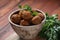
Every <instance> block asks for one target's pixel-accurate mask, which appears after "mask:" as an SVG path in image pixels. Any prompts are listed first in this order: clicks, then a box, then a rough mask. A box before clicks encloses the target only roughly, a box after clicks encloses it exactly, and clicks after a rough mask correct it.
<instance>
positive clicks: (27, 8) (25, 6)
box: [23, 4, 32, 11]
mask: <svg viewBox="0 0 60 40" xmlns="http://www.w3.org/2000/svg"><path fill="white" fill-rule="evenodd" d="M23 8H24V9H26V10H29V11H31V10H32V9H31V7H30V6H29V5H27V4H26V5H24V6H23Z"/></svg>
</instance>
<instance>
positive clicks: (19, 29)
mask: <svg viewBox="0 0 60 40" xmlns="http://www.w3.org/2000/svg"><path fill="white" fill-rule="evenodd" d="M45 20H46V16H45V13H44V12H42V11H41V10H39V9H31V8H30V6H25V7H24V8H20V9H17V10H15V11H13V12H12V13H11V14H10V15H9V22H10V24H11V26H12V28H13V29H14V31H15V32H16V33H17V34H18V35H19V36H20V37H21V38H23V39H33V38H35V37H36V36H37V35H38V33H39V32H40V31H41V29H42V25H43V24H44V23H45Z"/></svg>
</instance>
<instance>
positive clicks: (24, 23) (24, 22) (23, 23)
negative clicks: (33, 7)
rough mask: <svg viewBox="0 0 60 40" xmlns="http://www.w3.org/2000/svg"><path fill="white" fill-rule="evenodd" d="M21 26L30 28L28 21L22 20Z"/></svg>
mask: <svg viewBox="0 0 60 40" xmlns="http://www.w3.org/2000/svg"><path fill="white" fill-rule="evenodd" d="M20 25H22V26H28V25H29V22H28V21H26V20H21V22H20Z"/></svg>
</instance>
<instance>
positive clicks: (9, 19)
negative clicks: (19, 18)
mask: <svg viewBox="0 0 60 40" xmlns="http://www.w3.org/2000/svg"><path fill="white" fill-rule="evenodd" d="M19 10H24V9H17V10H15V11H13V12H11V13H10V15H9V16H8V21H9V23H11V24H13V25H15V26H17V27H34V26H38V25H41V24H42V23H44V22H45V20H46V15H45V13H44V12H43V11H42V10H39V9H33V10H37V11H40V12H41V13H42V14H43V15H44V17H45V18H44V20H43V21H42V22H41V23H40V24H37V25H31V26H22V25H17V24H15V23H13V22H12V21H11V18H10V17H11V15H12V14H14V13H15V12H17V11H19Z"/></svg>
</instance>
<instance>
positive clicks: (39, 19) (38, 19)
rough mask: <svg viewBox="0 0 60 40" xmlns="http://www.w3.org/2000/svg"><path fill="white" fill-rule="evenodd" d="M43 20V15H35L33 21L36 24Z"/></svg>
mask: <svg viewBox="0 0 60 40" xmlns="http://www.w3.org/2000/svg"><path fill="white" fill-rule="evenodd" d="M41 20H42V19H41V17H39V16H35V17H33V18H32V23H33V24H35V25H36V24H40V23H41Z"/></svg>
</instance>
